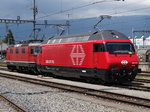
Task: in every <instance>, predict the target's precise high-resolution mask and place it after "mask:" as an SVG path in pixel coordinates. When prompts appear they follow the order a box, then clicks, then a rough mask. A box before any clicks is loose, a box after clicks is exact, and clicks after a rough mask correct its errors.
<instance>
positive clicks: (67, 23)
mask: <svg viewBox="0 0 150 112" xmlns="http://www.w3.org/2000/svg"><path fill="white" fill-rule="evenodd" d="M70 15H71V14H67V16H68V20H67V21H66V25H67V35H68V34H69V33H70V21H69V17H70Z"/></svg>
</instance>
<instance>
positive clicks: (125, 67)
mask: <svg viewBox="0 0 150 112" xmlns="http://www.w3.org/2000/svg"><path fill="white" fill-rule="evenodd" d="M16 48H17V47H14V48H13V49H16ZM10 50H11V48H8V53H7V66H8V68H9V69H10V68H12V66H13V68H15V69H18V68H20V67H19V66H22V67H21V68H23V66H24V65H17V63H20V60H19V61H18V60H15V59H11V58H10V57H12V56H13V55H15V54H11V53H10ZM38 50H39V51H38V54H37V55H36V56H35V57H36V58H35V59H36V60H35V61H34V62H35V69H34V70H36V69H37V71H38V72H41V73H53V74H55V75H59V76H63V77H75V78H83V79H94V80H97V81H103V82H107V83H115V82H117V83H118V82H119V83H122V82H128V81H129V82H130V81H132V80H134V78H135V76H136V74H137V73H138V72H139V71H140V70H139V69H138V58H137V55H136V52H135V49H134V47H133V44H132V43H131V41H130V40H129V39H128V38H127V37H126V36H125V35H124V34H122V33H120V32H117V31H114V30H102V31H98V32H94V33H86V34H77V35H67V36H56V37H51V38H49V39H48V40H45V41H44V42H42V44H40V45H38ZM27 54H30V52H27ZM14 61H15V63H13V64H12V62H14ZM22 62H24V61H23V60H22ZM26 62H27V63H28V62H29V61H28V60H27V61H26Z"/></svg>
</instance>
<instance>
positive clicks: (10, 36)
mask: <svg viewBox="0 0 150 112" xmlns="http://www.w3.org/2000/svg"><path fill="white" fill-rule="evenodd" d="M2 42H4V43H7V44H9V45H13V44H15V40H14V36H13V34H12V31H11V30H8V32H7V35H6V36H5V37H4V39H3V40H2Z"/></svg>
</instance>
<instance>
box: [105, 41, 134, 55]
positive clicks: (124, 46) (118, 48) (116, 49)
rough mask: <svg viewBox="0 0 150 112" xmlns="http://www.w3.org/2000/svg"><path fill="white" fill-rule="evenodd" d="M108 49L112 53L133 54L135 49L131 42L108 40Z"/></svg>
mask: <svg viewBox="0 0 150 112" xmlns="http://www.w3.org/2000/svg"><path fill="white" fill-rule="evenodd" d="M106 49H107V51H108V52H109V53H110V54H133V53H134V52H135V49H134V47H133V44H131V43H129V42H108V43H106Z"/></svg>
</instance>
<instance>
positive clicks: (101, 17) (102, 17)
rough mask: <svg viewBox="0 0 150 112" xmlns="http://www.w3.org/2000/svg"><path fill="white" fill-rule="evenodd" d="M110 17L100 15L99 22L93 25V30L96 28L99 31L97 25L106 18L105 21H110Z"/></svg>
mask: <svg viewBox="0 0 150 112" xmlns="http://www.w3.org/2000/svg"><path fill="white" fill-rule="evenodd" d="M111 17H112V16H109V15H101V16H99V18H100V20H99V21H98V22H97V23H96V24H94V29H96V28H97V29H98V30H100V29H99V27H97V25H98V24H100V23H101V22H102V21H103V20H104V19H106V18H107V19H111Z"/></svg>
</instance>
